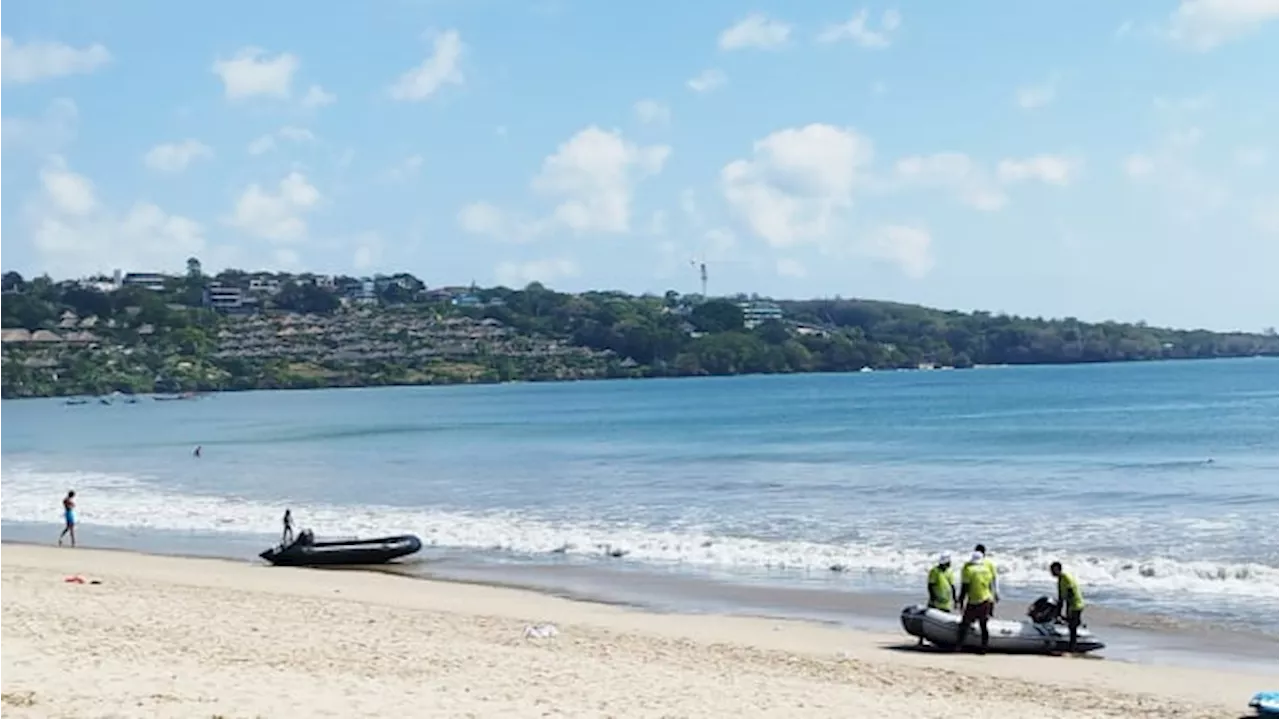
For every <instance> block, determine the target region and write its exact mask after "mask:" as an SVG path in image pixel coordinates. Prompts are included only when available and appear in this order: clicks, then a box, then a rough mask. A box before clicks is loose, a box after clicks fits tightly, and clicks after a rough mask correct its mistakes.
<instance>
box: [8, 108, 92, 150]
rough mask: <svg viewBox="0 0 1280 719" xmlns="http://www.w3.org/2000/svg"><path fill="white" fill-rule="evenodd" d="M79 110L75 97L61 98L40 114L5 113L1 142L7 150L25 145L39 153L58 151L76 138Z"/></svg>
mask: <svg viewBox="0 0 1280 719" xmlns="http://www.w3.org/2000/svg"><path fill="white" fill-rule="evenodd" d="M79 114H80V113H79V110H78V108H77V107H76V103H75V102H74V101H72V100H69V99H67V98H58V99H57V100H54V101H53V102H51V103H49V107H48V108H46V109H45V111H44V114H43V115H42V116H41V117H39V118H25V117H5V118H4V119H3V130H2V131H0V133H2V140H0V142H3V146H4V149H6V150H9V149H24V150H30V151H31V152H34V153H36V154H38V155H49V154H53V153H57V152H58V151H60V150H62V148H63V147H65V146H66V145H67V144H69V143H70V142H71V140H72V139H74V138H75V135H76V120H77V119H78V117H79Z"/></svg>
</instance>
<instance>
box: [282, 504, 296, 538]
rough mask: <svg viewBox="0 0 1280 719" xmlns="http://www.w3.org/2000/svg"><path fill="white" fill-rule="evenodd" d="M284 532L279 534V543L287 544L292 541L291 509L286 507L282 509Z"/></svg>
mask: <svg viewBox="0 0 1280 719" xmlns="http://www.w3.org/2000/svg"><path fill="white" fill-rule="evenodd" d="M283 522H284V533H283V534H281V535H280V544H281V545H286V546H287V545H288V544H289V543H290V542H292V541H293V511H292V510H290V509H288V508H287V507H286V508H285V510H284V519H283Z"/></svg>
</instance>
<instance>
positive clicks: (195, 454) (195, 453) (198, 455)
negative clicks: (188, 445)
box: [191, 444, 204, 459]
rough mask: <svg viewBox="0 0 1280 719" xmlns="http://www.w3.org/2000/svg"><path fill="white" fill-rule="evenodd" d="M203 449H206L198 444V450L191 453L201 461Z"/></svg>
mask: <svg viewBox="0 0 1280 719" xmlns="http://www.w3.org/2000/svg"><path fill="white" fill-rule="evenodd" d="M202 449H204V448H203V447H201V446H200V445H198V444H197V445H196V448H195V449H194V450H193V451H192V452H191V456H192V457H195V458H196V459H200V451H201V450H202Z"/></svg>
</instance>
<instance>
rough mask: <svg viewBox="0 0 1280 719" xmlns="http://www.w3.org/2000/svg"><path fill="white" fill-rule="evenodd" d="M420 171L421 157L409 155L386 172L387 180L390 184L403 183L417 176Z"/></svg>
mask: <svg viewBox="0 0 1280 719" xmlns="http://www.w3.org/2000/svg"><path fill="white" fill-rule="evenodd" d="M421 169H422V155H410V156H408V157H406V158H404V159H403V160H401V161H400V162H398V163H396V165H395V167H392V168H391V169H390V170H388V171H387V179H389V180H391V181H392V182H403V181H405V180H408V179H409V178H411V177H413V176H414V175H417V174H418V171H419V170H421Z"/></svg>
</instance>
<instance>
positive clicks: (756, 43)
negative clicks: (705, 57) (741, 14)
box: [720, 13, 791, 50]
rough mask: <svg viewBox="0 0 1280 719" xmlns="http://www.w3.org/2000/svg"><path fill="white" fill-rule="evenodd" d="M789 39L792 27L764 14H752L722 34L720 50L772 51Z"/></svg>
mask: <svg viewBox="0 0 1280 719" xmlns="http://www.w3.org/2000/svg"><path fill="white" fill-rule="evenodd" d="M789 37H791V26H790V25H788V24H786V23H784V22H782V21H780V20H771V19H769V18H768V17H766V16H765V15H764V14H762V13H752V14H750V15H748V16H746V17H745V18H743V19H742V20H740V21H739V22H738V23H737V24H735V25H733V26H732V27H730V28H728V29H726V30H725V31H724V32H722V33H720V49H721V50H742V49H744V48H756V49H760V50H771V49H774V48H778V47H781V46H783V45H785V44H786V43H787V39H788V38H789Z"/></svg>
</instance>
